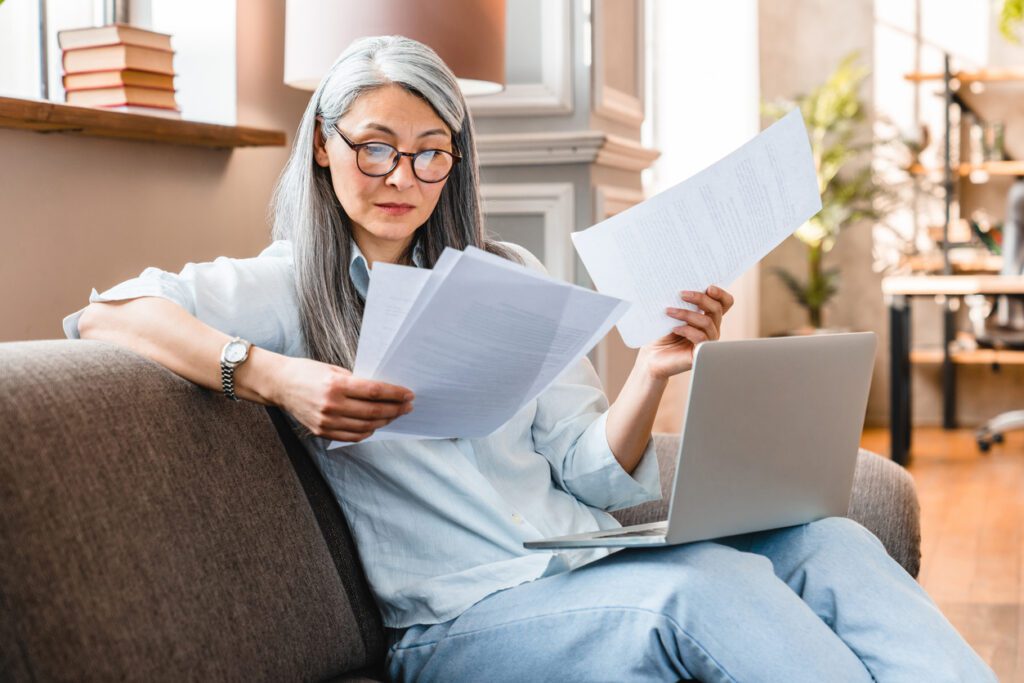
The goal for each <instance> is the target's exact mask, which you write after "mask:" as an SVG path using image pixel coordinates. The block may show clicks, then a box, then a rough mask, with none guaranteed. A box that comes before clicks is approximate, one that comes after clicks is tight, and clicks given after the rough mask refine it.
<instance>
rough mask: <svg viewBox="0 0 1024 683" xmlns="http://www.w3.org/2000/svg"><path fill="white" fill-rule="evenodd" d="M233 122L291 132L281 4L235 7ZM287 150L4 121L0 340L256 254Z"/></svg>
mask: <svg viewBox="0 0 1024 683" xmlns="http://www.w3.org/2000/svg"><path fill="white" fill-rule="evenodd" d="M236 16H237V30H238V33H237V64H238V84H237V87H238V121H239V123H241V124H242V125H251V126H258V127H266V128H276V129H281V130H284V131H285V132H286V133H287V135H288V144H289V145H290V144H291V139H292V135H293V133H294V130H295V128H296V127H297V125H298V122H299V118H300V117H301V115H302V111H303V109H304V108H305V105H306V102H307V101H308V98H309V93H303V92H299V91H296V90H293V89H291V88H288V87H286V86H284V85H283V83H282V71H283V63H284V61H283V60H284V57H283V54H284V0H250V1H247V2H244V3H243V2H240V3H238V4H237V14H236ZM288 149H289V148H287V147H280V148H257V149H238V150H234V151H222V150H206V149H198V148H196V149H193V148H189V147H180V146H174V145H163V144H155V143H145V142H129V141H123V140H104V139H99V138H86V137H77V136H74V135H63V134H45V135H44V134H40V133H35V132H30V131H23V130H8V129H0V207H2V214H0V244H3V245H4V252H3V254H2V255H0V289H2V291H4V292H5V293H6V295H5V296H4V298H3V303H2V304H0V306H2V314H0V341H12V340H19V339H40V338H62V337H63V333H62V331H61V327H60V322H61V318H62V317H63V316H64V315H66V314H68V313H70V312H72V311H74V310H77V309H78V308H81V307H82V306H84V305H85V304H86V303H87V302H88V296H89V291H90V289H91V288H93V287H95V288H97V289H99V290H103V289H106V288H107V287H109V286H111V285H113V284H116V283H117V282H120V281H121V280H124V279H126V278H129V277H132V276H134V275H137V274H138V273H139V272H140V271H141V270H142V269H143V268H145V267H146V266H157V267H160V268H164V269H168V270H174V271H177V270H179V269H180V268H181V267H182V266H183V265H184V264H185V263H186V262H187V261H190V260H191V261H204V260H209V259H212V258H214V257H216V256H219V255H230V256H237V257H246V256H253V255H255V254H257V253H258V252H259V251H260V249H261V248H262V247H263V246H264V245H265V244H266V243H267V242H268V240H269V225H268V223H267V207H268V202H269V199H270V195H271V192H272V189H273V186H274V182H275V180H276V179H277V176H278V174H279V173H280V170H281V168H282V167H283V165H284V162H285V160H286V159H287V154H288Z"/></svg>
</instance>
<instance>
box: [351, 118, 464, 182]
mask: <svg viewBox="0 0 1024 683" xmlns="http://www.w3.org/2000/svg"><path fill="white" fill-rule="evenodd" d="M334 130H336V131H338V135H340V136H341V139H342V140H344V141H345V144H346V145H348V146H349V147H351V148H352V150H353V151H354V152H355V153H356V167H358V168H359V170H360V171H362V173H363V175H368V176H370V177H371V178H380V177H382V176H386V175H388V174H389V173H391V172H392V171H394V170H395V168H396V167H397V166H398V162H399V161H401V159H402V157H411V158H412V172H413V175H415V176H416V177H417V178H418V179H420V180H421V181H423V182H425V183H439V182H441V181H442V180H444V179H445V178H447V177H448V175H449V174H450V173H451V172H452V169H453V168H455V164H457V163H459V162H460V161H461V160H462V157H461V156H459V155H458V154H455V153H453V152H449V151H447V150H443V149H425V150H423V151H420V152H399V151H398V150H397V149H395V148H394V147H392V146H391V145H389V144H387V143H384V142H359V143H356V142H352V141H351V140H349V139H348V138H347V137H346V136H345V134H344V133H342V132H341V129H340V128H338V125H337V124H335V125H334Z"/></svg>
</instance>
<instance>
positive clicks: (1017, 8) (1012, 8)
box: [999, 0, 1024, 45]
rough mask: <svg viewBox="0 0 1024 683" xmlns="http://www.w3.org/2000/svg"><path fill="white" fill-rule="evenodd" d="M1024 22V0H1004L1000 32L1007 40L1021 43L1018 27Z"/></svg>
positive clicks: (1000, 12) (1016, 43) (1000, 18)
mask: <svg viewBox="0 0 1024 683" xmlns="http://www.w3.org/2000/svg"><path fill="white" fill-rule="evenodd" d="M1021 23H1024V0H1003V6H1002V8H1000V10H999V33H1001V34H1002V36H1003V38H1005V39H1006V40H1007V41H1009V42H1011V43H1014V44H1015V45H1019V44H1020V37H1019V36H1018V35H1017V28H1018V27H1019V26H1020V24H1021Z"/></svg>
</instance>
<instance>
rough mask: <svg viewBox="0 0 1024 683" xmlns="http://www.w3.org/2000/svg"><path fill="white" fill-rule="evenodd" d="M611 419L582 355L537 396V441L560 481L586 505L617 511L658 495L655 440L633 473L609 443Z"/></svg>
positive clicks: (535, 442) (535, 436)
mask: <svg viewBox="0 0 1024 683" xmlns="http://www.w3.org/2000/svg"><path fill="white" fill-rule="evenodd" d="M607 423H608V399H607V398H606V397H605V395H604V391H602V389H601V382H600V380H599V379H598V376H597V373H596V372H595V371H594V367H593V366H592V365H591V364H590V361H589V360H587V359H586V358H583V359H582V360H581V361H580V362H579V363H577V364H576V365H575V366H574V367H572V368H569V369H568V370H567V371H566V372H565V373H563V375H562V376H561V377H559V379H558V380H557V381H556V382H555V383H554V384H552V385H551V386H550V387H548V389H547V390H546V391H545V392H544V393H542V394H541V395H540V396H539V397H538V398H537V414H536V415H535V416H534V420H533V441H534V446H535V448H536V449H537V452H538V453H540V454H541V455H543V456H544V457H545V458H547V460H548V462H549V463H551V469H552V473H553V475H554V478H555V481H556V482H557V483H558V485H559V486H560V487H561V488H562V489H564V490H565V491H567V492H569V493H571V494H572V495H574V496H575V497H576V498H578V499H579V500H581V501H582V502H584V503H586V504H587V505H590V506H593V507H597V508H601V509H603V510H618V509H620V508H627V507H632V506H634V505H639V504H640V503H645V502H647V501H650V500H658V499H660V498H661V476H660V473H659V471H658V458H657V455H656V454H655V451H654V440H653V439H651V440H650V441H649V442H648V444H647V448H646V449H645V451H644V454H643V456H642V457H641V458H640V462H639V463H637V466H636V467H635V468H634V469H633V472H632V474H630V473H628V472H626V470H624V469H623V468H622V465H620V464H619V461H618V460H617V459H616V458H615V454H614V453H612V449H611V446H609V445H608V436H607V432H606V426H607Z"/></svg>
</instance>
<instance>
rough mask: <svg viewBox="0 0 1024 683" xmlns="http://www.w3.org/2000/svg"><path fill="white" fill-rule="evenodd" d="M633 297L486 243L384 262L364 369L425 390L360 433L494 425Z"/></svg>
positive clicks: (583, 348) (364, 339)
mask: <svg viewBox="0 0 1024 683" xmlns="http://www.w3.org/2000/svg"><path fill="white" fill-rule="evenodd" d="M627 308H628V304H627V303H626V302H624V301H621V300H619V299H616V298H614V297H611V296H607V295H604V294H600V293H598V292H594V291H592V290H589V289H585V288H582V287H577V286H575V285H570V284H568V283H565V282H562V281H560V280H556V279H554V278H551V277H547V276H546V275H543V274H541V273H538V272H536V271H534V270H532V269H530V268H528V267H525V266H521V265H519V264H516V263H512V262H510V261H507V260H505V259H502V258H500V257H498V256H495V255H493V254H488V253H486V252H484V251H482V250H480V249H476V248H474V247H469V248H467V249H466V250H465V251H464V252H460V251H458V250H455V249H450V248H449V249H446V250H445V252H444V253H443V254H442V256H441V258H440V259H438V262H437V264H436V265H435V267H434V268H433V270H426V269H420V268H411V267H407V266H398V265H394V264H386V263H378V264H375V265H374V267H373V270H372V275H371V278H370V288H369V291H368V292H367V297H366V308H365V312H364V314H363V325H362V329H361V332H360V337H359V347H358V349H357V351H356V362H355V370H354V374H355V375H356V376H360V377H368V378H370V379H375V380H379V381H382V382H388V383H390V384H396V385H399V386H403V387H406V388H408V389H411V390H412V391H413V392H414V393H415V394H416V399H415V404H414V405H415V408H414V409H413V411H412V412H411V413H408V414H407V415H403V416H401V417H399V418H398V419H396V420H394V421H393V422H391V423H390V424H388V425H387V426H385V427H383V428H382V429H379V430H377V431H376V432H374V434H373V435H372V436H371V437H370V438H369V439H367V440H365V441H362V442H360V443H366V442H367V441H378V440H384V439H423V438H479V437H483V436H487V435H488V434H491V433H493V432H494V431H496V430H497V429H498V428H499V427H501V426H502V425H503V424H505V423H506V422H508V421H509V420H510V419H511V418H512V417H513V416H514V415H515V414H516V413H517V412H519V411H520V410H521V409H522V408H523V407H524V406H526V404H528V403H529V402H530V401H532V400H533V399H535V398H536V397H537V396H538V395H539V394H540V393H541V392H543V391H544V390H545V389H547V388H548V387H549V386H550V385H551V384H552V383H553V382H554V381H555V380H556V379H557V378H558V376H559V375H561V374H562V373H563V372H564V371H565V370H566V369H567V368H569V367H570V366H571V365H573V364H575V363H577V362H579V361H580V360H581V359H582V358H583V356H584V355H585V354H586V353H587V352H588V351H590V349H591V348H593V346H594V345H595V344H596V343H597V342H598V341H600V339H601V338H602V337H604V335H605V334H607V333H608V331H609V330H610V329H611V327H612V325H614V324H615V322H616V321H617V320H618V319H619V318H620V317H621V316H622V314H623V313H625V311H626V309H627ZM347 445H350V444H347V443H344V442H339V441H334V442H331V443H330V444H329V445H328V448H337V447H341V446H347Z"/></svg>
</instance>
